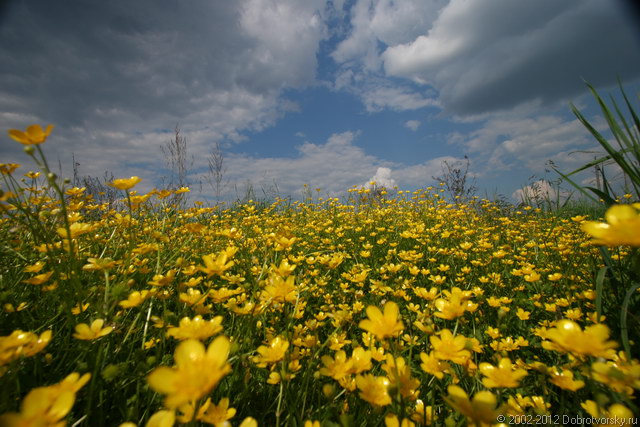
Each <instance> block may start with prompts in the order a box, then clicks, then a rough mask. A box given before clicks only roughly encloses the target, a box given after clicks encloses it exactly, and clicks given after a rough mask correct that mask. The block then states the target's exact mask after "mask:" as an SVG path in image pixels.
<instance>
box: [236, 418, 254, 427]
mask: <svg viewBox="0 0 640 427" xmlns="http://www.w3.org/2000/svg"><path fill="white" fill-rule="evenodd" d="M238 427H258V422H257V421H256V419H255V418H253V417H247V418H245V419H244V420H242V422H241V423H240V425H239V426H238Z"/></svg>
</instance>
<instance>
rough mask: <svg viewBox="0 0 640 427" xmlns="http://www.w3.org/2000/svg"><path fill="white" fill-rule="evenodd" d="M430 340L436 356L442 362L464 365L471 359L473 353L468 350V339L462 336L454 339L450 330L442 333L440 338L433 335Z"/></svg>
mask: <svg viewBox="0 0 640 427" xmlns="http://www.w3.org/2000/svg"><path fill="white" fill-rule="evenodd" d="M429 340H430V341H431V345H432V346H433V349H434V356H435V357H437V358H438V359H440V360H450V361H452V362H453V363H457V364H458V365H464V364H465V363H466V362H467V360H469V357H471V352H470V351H469V350H467V348H466V347H467V338H466V337H464V336H462V335H458V336H456V337H454V336H453V334H452V333H451V331H450V330H448V329H444V330H443V331H441V332H440V337H437V336H435V335H433V336H431V337H429Z"/></svg>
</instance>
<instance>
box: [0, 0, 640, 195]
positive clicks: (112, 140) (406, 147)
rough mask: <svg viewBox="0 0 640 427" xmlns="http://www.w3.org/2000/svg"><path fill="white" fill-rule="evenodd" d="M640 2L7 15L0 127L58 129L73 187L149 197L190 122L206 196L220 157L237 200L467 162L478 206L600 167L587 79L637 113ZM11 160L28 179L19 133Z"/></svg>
mask: <svg viewBox="0 0 640 427" xmlns="http://www.w3.org/2000/svg"><path fill="white" fill-rule="evenodd" d="M631 4H632V3H631V2H628V3H625V2H622V1H616V0H612V1H601V0H565V1H562V2H559V1H557V0H522V1H512V0H484V1H470V0H450V1H448V0H401V1H400V0H396V1H393V0H334V1H324V0H307V1H299V0H237V1H231V2H229V1H198V0H194V1H189V2H178V1H169V0H160V1H150V0H140V1H136V2H125V1H119V0H115V1H109V2H104V1H80V0H70V1H65V2H50V1H44V0H42V1H9V2H5V3H4V6H2V9H0V11H1V12H0V128H2V129H5V130H8V129H11V128H24V127H26V126H28V125H29V124H32V123H40V124H43V125H45V124H49V123H52V124H54V125H55V126H56V128H55V130H54V132H53V134H52V137H51V138H50V140H49V141H48V142H47V144H46V152H47V154H48V155H49V157H50V159H51V160H53V161H54V162H55V161H57V160H59V161H60V163H61V164H62V167H63V170H64V172H65V173H66V174H70V173H71V165H72V160H71V156H72V154H73V155H74V156H75V158H76V161H78V162H79V163H80V167H79V172H80V174H82V175H92V176H102V175H103V174H104V172H105V171H110V172H112V173H113V174H114V175H115V176H116V177H129V176H132V175H138V176H140V177H142V178H143V181H142V182H141V184H140V190H141V191H147V190H150V189H152V188H153V187H157V186H160V184H161V182H162V177H163V176H165V177H166V176H167V174H168V171H167V168H166V164H165V161H164V158H163V155H162V151H161V149H160V147H161V146H162V145H164V144H166V142H167V141H168V140H169V139H170V138H171V136H172V133H173V128H174V127H175V125H176V124H179V126H180V128H181V131H182V135H183V136H184V137H186V138H187V142H188V150H189V157H190V158H191V157H193V166H192V168H191V173H190V175H189V177H188V178H189V180H190V181H191V183H192V186H191V187H192V190H193V196H194V198H196V199H207V198H210V197H211V196H212V194H213V189H212V188H211V187H209V186H207V184H205V185H204V186H203V187H202V191H203V192H202V193H199V191H200V187H199V186H198V185H197V183H198V182H199V181H202V179H203V177H204V175H205V174H206V170H207V157H208V154H209V152H210V150H211V147H212V146H213V145H214V144H215V143H216V142H217V143H219V144H220V146H221V147H222V150H223V153H224V157H225V166H226V174H225V177H224V184H225V186H224V194H223V195H222V196H223V198H226V199H234V198H235V197H236V196H238V195H240V194H239V193H242V191H243V189H244V188H245V187H246V185H248V184H249V183H250V184H251V185H252V186H253V187H254V189H256V194H257V195H260V194H262V193H261V191H260V189H262V188H264V189H268V190H269V191H272V190H273V189H274V188H275V187H277V189H278V191H279V195H280V196H293V197H298V196H300V194H301V190H302V188H303V184H308V185H310V186H311V187H313V188H316V187H319V188H321V189H322V194H323V195H330V196H342V195H344V194H345V191H346V190H347V189H349V188H351V187H352V186H355V185H365V184H366V183H368V182H369V181H371V180H372V179H375V180H376V181H378V183H380V184H383V185H388V186H394V185H396V186H398V187H399V188H400V189H405V190H413V189H416V188H420V187H426V186H428V185H432V184H434V181H433V179H432V177H433V176H434V175H440V174H441V165H442V162H443V161H448V162H455V161H456V160H460V159H462V158H464V156H465V155H466V156H468V157H469V159H470V161H471V172H472V173H473V174H474V175H475V177H476V180H477V184H478V187H479V195H481V196H483V195H485V194H487V195H489V196H492V195H494V194H496V193H500V194H503V195H505V196H507V197H512V195H513V194H514V192H516V190H518V189H519V188H521V187H523V186H525V185H528V184H531V183H532V182H533V181H535V180H537V179H542V178H547V179H554V178H556V176H555V175H554V174H545V168H546V164H547V162H548V161H549V160H553V161H554V162H555V163H556V164H557V165H558V166H560V167H561V168H562V169H563V170H565V171H568V170H572V169H574V168H576V167H578V166H580V165H581V164H583V163H585V162H586V161H587V160H590V159H591V158H593V154H588V153H584V152H585V151H593V150H597V149H598V147H597V145H596V144H595V142H594V140H593V139H592V138H591V137H590V136H589V135H588V133H587V132H586V131H585V130H584V129H583V127H582V125H580V123H579V122H577V120H576V119H575V117H574V116H573V115H572V114H571V111H570V108H569V103H570V102H573V103H575V104H576V105H577V106H578V107H579V108H581V109H583V110H584V111H585V113H586V114H587V116H588V117H589V118H590V119H591V120H592V121H593V122H594V123H595V124H596V125H597V126H598V127H599V128H601V129H605V128H606V126H604V121H603V119H602V117H601V116H600V115H599V114H598V111H597V109H596V108H595V105H594V102H593V100H592V99H591V97H590V95H588V93H587V90H586V86H585V85H584V83H583V79H586V80H588V81H589V82H591V83H592V84H593V85H595V86H596V87H597V88H598V90H600V91H601V92H602V93H603V94H607V93H615V92H616V88H615V86H616V79H617V78H620V79H621V80H622V81H623V83H624V85H625V87H626V89H627V91H628V92H629V94H631V95H632V96H633V97H634V98H635V99H636V100H637V97H636V96H635V95H636V93H637V92H638V89H639V84H638V83H639V78H640V28H639V26H638V21H637V10H634V9H633V8H632V6H631ZM634 13H636V15H634ZM0 158H1V159H2V160H1V161H2V162H4V163H8V162H16V163H23V164H25V168H28V167H29V165H28V164H27V162H26V161H25V156H24V154H23V153H22V152H21V147H20V146H19V144H16V143H15V142H13V141H11V140H9V138H8V137H5V138H4V142H2V143H0ZM25 172H26V170H25ZM532 176H535V178H531V177H532ZM580 179H582V180H585V181H584V182H587V181H586V180H588V179H590V177H589V176H588V175H584V176H582V177H581V178H580Z"/></svg>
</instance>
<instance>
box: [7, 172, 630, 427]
mask: <svg viewBox="0 0 640 427" xmlns="http://www.w3.org/2000/svg"><path fill="white" fill-rule="evenodd" d="M2 168H3V169H2V170H3V173H4V175H3V176H4V177H5V183H6V184H7V185H8V186H13V188H9V189H7V188H5V192H4V193H3V196H2V210H3V211H4V215H3V217H2V219H1V220H0V241H2V242H3V243H2V246H1V249H0V251H1V253H0V286H1V288H0V302H1V303H2V307H3V310H2V312H1V313H0V325H1V326H0V335H2V337H0V366H1V367H0V369H1V370H0V375H1V376H0V390H1V391H0V413H5V415H4V416H3V418H2V419H1V420H2V421H3V422H4V424H3V425H19V426H35V425H38V426H39V425H59V424H56V423H64V422H65V421H66V422H68V424H69V425H91V426H97V425H108V426H112V425H120V423H124V422H129V423H134V424H136V425H145V424H146V425H155V426H165V425H173V423H174V422H177V423H186V424H189V423H191V424H192V425H196V424H199V423H209V424H215V425H240V424H241V423H242V425H243V426H250V425H256V423H257V424H258V425H264V426H273V425H292V426H294V425H298V426H303V425H313V426H316V425H322V426H332V425H343V426H365V425H367V426H375V425H385V424H386V425H390V426H393V425H402V426H407V425H413V424H412V423H415V424H416V425H425V424H427V425H429V424H431V425H443V424H445V423H446V424H447V425H464V424H465V422H469V424H470V425H489V424H499V423H500V422H501V421H502V422H503V423H505V424H509V423H511V424H518V423H523V422H525V420H528V421H529V422H535V421H539V422H540V423H542V424H545V423H546V424H549V425H553V424H561V423H563V421H565V422H566V421H567V420H569V418H567V417H574V418H575V417H583V418H585V417H592V416H594V417H605V416H610V417H614V416H617V417H619V418H620V417H622V418H628V417H631V416H632V414H633V413H637V412H638V408H637V407H636V406H634V403H633V393H634V389H637V388H638V387H639V386H640V363H638V361H637V360H635V359H634V360H633V361H629V360H628V358H627V357H626V355H625V353H624V352H622V351H621V349H622V347H621V345H620V344H619V343H618V342H619V340H620V328H619V326H618V323H617V321H615V322H614V321H612V319H613V317H616V316H618V317H619V314H617V311H618V310H619V306H618V307H616V304H619V301H618V299H616V298H619V297H616V295H614V293H615V290H613V289H611V288H607V289H606V290H605V292H607V293H609V294H610V295H609V296H610V297H609V298H607V299H604V306H603V307H602V311H603V312H604V313H605V314H607V316H608V317H607V318H604V317H603V318H602V319H600V321H598V320H599V319H598V318H597V315H596V292H595V283H596V277H595V272H596V271H597V270H598V269H599V268H600V267H601V262H602V261H601V258H600V253H599V250H598V247H597V246H594V245H591V244H589V237H588V236H587V235H586V234H585V233H584V232H583V231H582V230H581V229H580V223H581V222H583V221H584V220H585V219H586V218H584V217H579V216H578V217H576V216H574V217H572V218H570V217H564V216H563V215H561V214H558V213H548V212H542V211H540V210H536V209H531V208H524V209H522V210H520V211H512V212H510V213H508V214H507V213H505V212H503V211H501V210H500V209H498V208H497V207H496V206H494V205H493V204H492V203H491V202H489V201H486V200H478V199H475V200H472V201H470V202H469V203H468V204H461V205H453V204H449V203H448V202H447V201H445V200H444V199H443V197H442V196H441V193H440V192H439V191H438V190H437V189H427V190H420V191H415V192H399V193H398V194H397V195H396V196H394V197H393V198H391V197H390V196H387V198H374V199H369V200H368V201H363V196H365V195H364V194H362V193H363V190H359V192H360V194H356V193H357V192H356V193H352V195H353V196H354V197H353V200H359V202H355V201H354V202H344V201H343V202H341V201H339V200H338V199H326V200H323V199H315V200H311V199H309V200H307V201H305V202H290V201H283V200H280V201H276V202H275V203H273V204H270V205H264V204H263V205H258V204H257V203H254V202H248V203H245V204H242V205H237V206H235V207H233V208H230V209H227V210H222V209H219V208H211V207H204V206H203V205H200V206H198V205H197V204H196V205H195V206H194V207H191V208H188V209H182V210H181V209H178V208H177V207H176V206H171V205H170V204H169V203H168V200H171V196H172V192H171V191H155V192H152V193H150V194H146V195H139V194H136V193H135V192H133V193H132V194H129V191H131V189H132V187H133V186H134V185H135V184H136V183H137V180H135V179H130V180H116V181H114V183H113V184H114V186H115V187H116V188H120V189H122V190H123V191H122V194H123V197H126V198H123V199H122V200H121V201H120V202H119V203H118V204H117V205H114V206H111V207H110V206H108V205H106V204H102V205H98V204H94V203H93V202H92V200H91V197H88V196H87V195H86V194H85V191H83V189H78V188H70V187H69V186H67V187H65V188H66V189H63V188H62V187H59V188H60V189H61V191H60V192H61V193H63V194H64V197H63V198H60V197H55V191H52V190H51V188H49V189H47V188H46V187H45V188H43V187H41V186H40V185H39V184H38V183H39V182H40V178H38V177H36V176H34V175H35V174H31V175H30V176H29V177H27V178H24V179H22V182H21V183H20V182H19V181H20V178H14V177H18V176H20V175H19V172H18V171H19V170H12V169H14V166H12V165H3V166H2ZM18 184H20V187H18ZM19 188H21V190H20V189H19ZM9 190H11V191H9ZM354 191H355V190H354ZM52 194H53V195H54V196H53V197H51V195H52ZM125 195H126V196H125ZM61 199H63V200H64V204H62V203H61V202H60V200H61ZM64 218H66V219H67V221H65V220H64ZM69 237H70V238H69ZM612 253H613V259H614V261H615V260H619V262H622V260H624V259H625V257H626V256H627V254H628V252H627V251H625V250H624V247H622V248H621V249H616V250H615V251H613V252H612ZM605 285H606V283H605ZM610 313H611V314H610ZM611 316H613V317H611ZM632 345H634V343H633V342H632ZM500 416H503V418H500ZM563 416H564V417H565V418H564V420H563V418H562V417H563ZM249 417H251V418H249ZM127 425H131V424H127ZM602 425H607V424H606V423H603V424H602Z"/></svg>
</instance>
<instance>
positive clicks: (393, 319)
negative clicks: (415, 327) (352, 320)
mask: <svg viewBox="0 0 640 427" xmlns="http://www.w3.org/2000/svg"><path fill="white" fill-rule="evenodd" d="M398 314H399V310H398V305H397V304H396V303H395V302H393V301H388V302H387V303H386V304H385V305H384V314H382V312H381V311H380V309H379V308H378V307H375V306H372V305H370V306H369V307H367V316H368V318H367V319H364V320H362V321H361V322H360V324H359V325H358V326H359V327H360V328H361V329H364V330H365V331H368V332H371V333H372V334H373V335H375V336H376V338H378V339H379V340H382V339H385V338H387V337H397V336H398V335H400V333H401V332H402V329H403V328H404V325H403V324H402V321H401V320H399V319H398Z"/></svg>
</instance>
